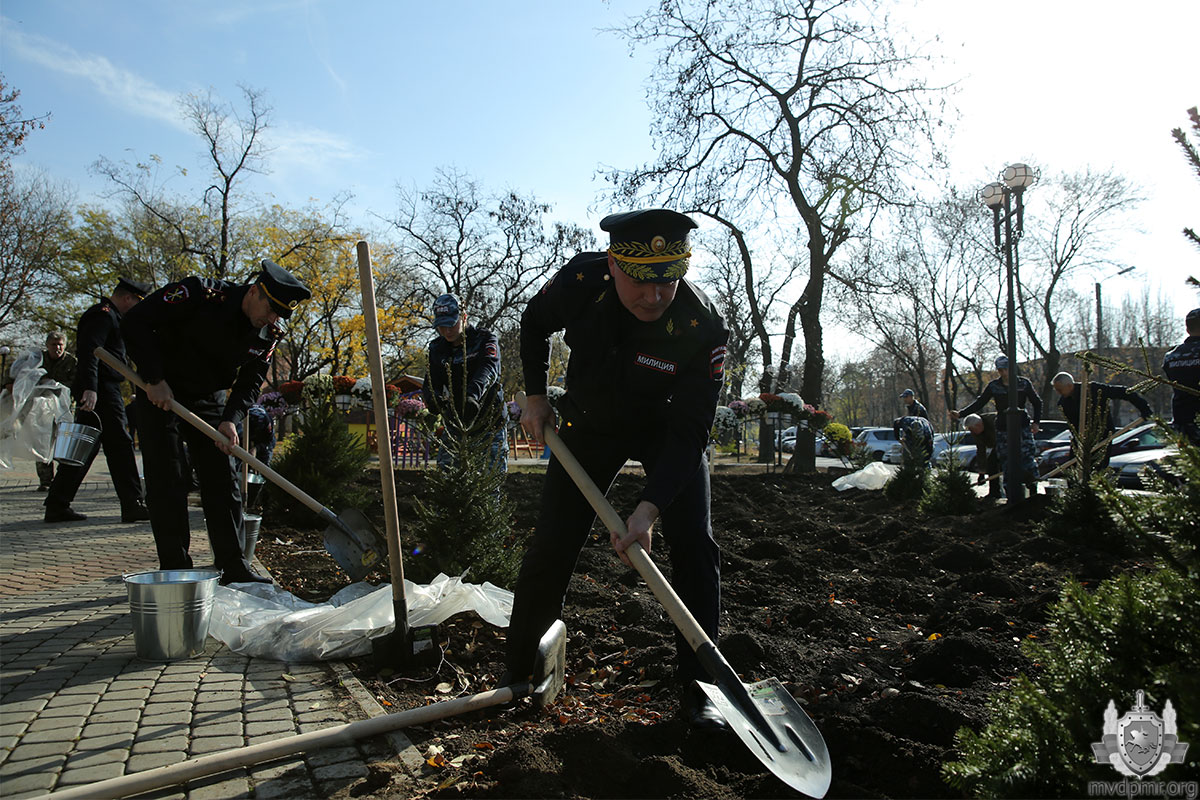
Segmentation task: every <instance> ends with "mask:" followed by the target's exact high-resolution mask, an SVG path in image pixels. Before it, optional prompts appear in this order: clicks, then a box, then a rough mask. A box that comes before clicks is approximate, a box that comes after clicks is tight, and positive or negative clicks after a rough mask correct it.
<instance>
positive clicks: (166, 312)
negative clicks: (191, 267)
mask: <svg viewBox="0 0 1200 800" xmlns="http://www.w3.org/2000/svg"><path fill="white" fill-rule="evenodd" d="M310 296H311V295H310V293H309V291H308V289H307V288H306V287H305V286H304V285H303V284H302V283H300V281H298V280H296V279H295V278H294V277H293V276H292V275H291V274H290V273H288V272H287V271H286V270H284V269H283V268H282V267H279V266H278V265H276V264H274V263H273V262H271V261H263V262H262V271H261V272H260V273H259V274H258V277H257V279H256V280H255V282H254V283H253V284H245V285H241V286H239V285H237V284H233V283H229V282H227V281H222V280H216V279H214V278H199V277H189V278H184V279H183V280H182V281H179V282H178V283H171V284H168V285H166V286H164V287H163V288H162V289H159V290H158V291H157V292H155V293H153V294H152V295H150V296H149V297H147V298H146V299H145V300H143V301H142V302H141V303H139V304H138V305H137V306H135V307H134V308H133V309H131V310H130V312H129V313H128V314H126V315H125V318H124V319H123V320H122V321H121V332H122V333H123V334H124V336H125V345H126V347H128V349H129V355H130V356H131V357H132V358H133V361H134V362H135V363H136V364H137V367H138V372H139V373H140V375H141V377H142V379H143V380H144V381H145V382H146V383H147V384H148V385H149V389H148V391H145V392H143V391H142V390H140V389H139V390H138V392H137V404H138V405H137V417H138V439H139V441H140V442H141V446H142V461H143V466H144V467H145V472H146V502H147V504H148V505H149V506H150V526H151V527H152V528H153V530H154V544H155V546H156V547H157V548H158V561H159V566H160V568H162V569H190V568H191V567H192V558H191V556H190V555H188V547H189V545H190V543H191V532H190V529H189V526H188V508H187V494H188V487H189V483H190V476H189V475H187V474H186V473H185V471H184V469H183V464H182V463H181V462H182V459H181V456H180V445H181V440H182V441H186V442H187V444H188V453H189V456H190V458H191V461H192V463H193V465H194V466H195V467H196V472H197V473H198V475H199V479H200V502H201V505H202V506H203V508H204V517H205V520H206V522H207V525H208V538H209V542H210V543H211V544H212V551H213V559H214V561H215V563H216V566H217V569H220V570H222V573H223V574H222V576H221V583H222V584H228V583H238V582H243V581H260V582H263V583H270V582H271V579H270V578H266V577H263V576H262V575H258V574H256V573H255V572H254V571H253V570H252V569H251V568H250V564H249V562H248V561H247V560H246V559H245V558H244V557H243V556H242V543H243V542H244V541H245V528H244V521H243V519H242V497H241V492H240V489H239V486H238V480H237V476H236V470H235V466H234V463H233V459H232V458H231V457H230V453H231V450H230V449H229V447H228V446H225V445H217V444H215V443H214V442H212V441H211V440H210V439H209V438H208V437H206V436H205V435H204V434H203V433H201V432H200V431H198V430H196V429H195V428H194V427H192V426H191V425H189V424H188V423H186V422H184V421H183V420H182V419H180V418H179V417H178V416H176V415H175V414H174V413H173V412H172V411H171V410H170V408H171V399H172V398H174V399H175V400H177V401H178V402H180V403H181V404H183V405H184V406H185V407H187V408H188V409H190V410H191V411H192V412H193V413H195V414H196V415H197V416H199V417H200V418H201V419H203V420H204V421H205V422H207V423H209V424H210V425H212V426H213V427H215V428H216V429H217V430H218V431H220V432H221V433H222V434H224V435H225V436H226V437H227V438H228V439H229V441H231V442H233V443H234V444H237V443H239V439H238V429H239V428H240V427H241V423H242V419H243V418H244V417H245V414H246V409H247V408H249V407H250V404H251V403H253V402H254V399H255V398H256V397H258V393H259V390H260V388H261V387H262V383H263V380H264V379H265V378H266V374H267V368H268V366H270V363H271V357H272V354H273V353H274V350H275V342H276V340H277V338H278V335H279V333H278V328H277V327H276V323H277V322H278V321H279V319H280V318H287V317H289V316H291V313H292V310H293V309H295V308H296V306H297V305H299V303H300V301H302V300H307V299H308V298H309V297H310ZM226 389H229V390H230V392H229V396H228V399H227V398H226V396H225V391H226Z"/></svg>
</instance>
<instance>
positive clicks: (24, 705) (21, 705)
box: [0, 697, 48, 720]
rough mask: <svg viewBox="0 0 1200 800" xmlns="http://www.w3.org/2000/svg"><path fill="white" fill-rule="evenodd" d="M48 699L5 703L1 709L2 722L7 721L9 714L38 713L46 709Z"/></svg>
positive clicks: (0, 718)
mask: <svg viewBox="0 0 1200 800" xmlns="http://www.w3.org/2000/svg"><path fill="white" fill-rule="evenodd" d="M47 702H48V698H44V697H42V698H35V699H31V700H21V701H20V702H17V703H5V704H4V706H3V707H0V720H7V719H8V715H9V714H25V713H27V712H33V713H38V712H40V711H41V710H42V709H43V708H45V707H46V703H47Z"/></svg>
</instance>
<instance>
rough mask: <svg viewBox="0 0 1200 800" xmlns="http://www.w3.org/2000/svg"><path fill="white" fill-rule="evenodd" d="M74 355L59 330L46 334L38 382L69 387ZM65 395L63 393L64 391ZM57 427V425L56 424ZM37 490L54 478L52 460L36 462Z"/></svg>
mask: <svg viewBox="0 0 1200 800" xmlns="http://www.w3.org/2000/svg"><path fill="white" fill-rule="evenodd" d="M76 366H77V362H76V360H75V356H73V355H71V354H70V353H68V352H67V337H66V335H65V334H64V333H62V332H61V331H51V332H50V333H48V334H47V335H46V349H45V350H43V351H42V369H43V370H45V371H46V374H45V375H43V376H42V377H41V378H40V379H39V380H38V384H39V385H41V384H44V383H53V382H58V383H61V384H62V385H63V386H66V387H67V388H70V387H71V386H72V385H73V384H74V382H75V368H76ZM64 395H65V393H64ZM56 427H57V425H56ZM36 469H37V476H38V491H39V492H45V491H49V489H50V484H51V482H53V480H54V462H53V461H47V462H45V463H42V462H41V461H38V462H37V466H36Z"/></svg>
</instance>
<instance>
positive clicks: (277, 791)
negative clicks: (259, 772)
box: [254, 775, 316, 800]
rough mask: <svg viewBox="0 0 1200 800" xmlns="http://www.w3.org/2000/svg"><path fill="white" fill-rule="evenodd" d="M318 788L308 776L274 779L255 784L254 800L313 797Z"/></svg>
mask: <svg viewBox="0 0 1200 800" xmlns="http://www.w3.org/2000/svg"><path fill="white" fill-rule="evenodd" d="M315 795H316V787H314V786H313V784H312V781H310V780H309V779H308V776H307V775H305V776H304V777H288V778H272V779H271V780H269V781H264V782H262V783H256V784H254V800H272V798H275V797H313V796H315Z"/></svg>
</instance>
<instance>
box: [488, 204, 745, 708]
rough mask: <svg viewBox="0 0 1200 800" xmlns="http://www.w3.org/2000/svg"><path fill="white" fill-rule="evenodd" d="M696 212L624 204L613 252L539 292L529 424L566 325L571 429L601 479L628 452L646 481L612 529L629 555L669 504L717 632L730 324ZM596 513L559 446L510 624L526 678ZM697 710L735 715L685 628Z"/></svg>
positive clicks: (680, 551)
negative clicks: (713, 464) (701, 261)
mask: <svg viewBox="0 0 1200 800" xmlns="http://www.w3.org/2000/svg"><path fill="white" fill-rule="evenodd" d="M695 227H696V224H695V223H694V222H692V220H691V219H690V218H688V217H686V216H684V215H683V214H679V213H677V212H674V211H668V210H664V209H651V210H646V211H633V212H629V213H625V214H614V215H611V216H608V217H605V218H604V219H603V220H601V222H600V228H601V229H602V230H605V231H608V233H609V234H610V237H611V239H610V246H609V249H608V252H607V253H581V254H580V255H577V256H575V258H573V259H571V261H570V262H569V263H568V264H567V265H566V266H565V267H563V268H562V269H561V270H559V271H558V273H557V274H556V275H555V276H554V277H553V278H551V279H550V282H549V283H547V284H546V285H545V286H544V287H543V288H542V290H541V292H540V293H539V294H538V295H537V296H535V297H534V298H533V299H532V300H530V302H529V305H528V306H527V307H526V309H525V313H524V315H523V316H522V318H521V363H522V367H523V371H524V378H525V388H526V392H527V394H528V405H527V407H526V409H525V411H524V413H523V414H522V415H521V425H522V426H523V427H524V428H525V430H526V431H527V432H528V433H529V435H530V436H532V437H533V438H534V439H535V440H536V441H541V440H542V430H543V427H544V426H545V425H553V424H554V412H553V411H552V410H551V407H550V404H549V402H548V400H547V398H546V379H547V370H548V368H549V361H550V342H549V339H550V335H551V334H552V333H554V332H555V331H559V330H564V329H565V330H566V342H567V344H568V345H569V346H570V348H571V356H570V361H569V362H568V364H567V376H566V385H567V392H566V394H565V395H564V396H563V397H562V398H561V399H560V400H559V401H558V409H559V411H560V412H561V413H562V416H563V425H562V426H561V428H560V434H561V435H562V439H563V442H564V443H565V444H566V445H567V447H568V448H570V450H571V452H572V453H573V454H574V455H575V456H576V458H578V459H579V462H580V463H581V464H582V465H583V467H584V469H586V470H587V472H588V474H589V475H590V476H591V477H592V479H593V480H595V482H596V483H597V484H598V485H599V486H601V487H608V486H609V485H610V484H611V483H612V481H613V479H614V478H615V477H616V475H617V473H618V472H619V471H620V469H621V467H622V466H623V465H624V464H625V461H626V460H627V459H635V460H637V461H640V462H641V463H642V465H643V466H644V467H645V470H646V485H645V487H644V488H643V489H642V492H641V494H640V495H639V501H638V504H637V507H636V508H635V509H634V510H633V513H632V514H630V515H629V518H628V520H627V522H626V525H627V528H628V534H627V535H626V536H625V537H623V538H618V536H617V535H616V534H615V533H612V534H611V541H612V545H613V548H614V549H615V550H616V551H617V553H618V554H619V555H620V557H621V560H622V561H624V562H625V563H626V564H629V563H630V562H629V559H628V557H627V556H626V554H625V552H624V551H625V549H626V548H627V547H629V545H630V544H631V543H633V542H634V541H637V542H639V543H640V544H641V545H642V547H644V548H645V549H646V550H647V551H649V550H650V538H651V528H652V527H653V525H654V523H655V521H656V520H657V519H658V518H659V517H660V516H661V518H662V524H663V535H664V536H665V537H666V540H667V542H668V544H669V546H670V558H671V566H672V582H673V584H674V587H675V590H676V591H677V592H678V593H679V596H680V597H681V598H682V600H683V602H684V604H685V605H686V606H687V607H688V609H689V610H690V611H691V612H692V614H693V615H694V616H695V617H696V620H697V621H698V622H699V624H700V626H701V627H702V628H704V630H705V631H706V632H707V633H708V635H709V637H710V638H712V639H713V640H714V641H716V639H717V623H718V615H719V611H720V594H721V591H720V551H719V549H718V547H717V543H716V541H715V540H714V539H713V536H712V525H711V521H710V518H709V484H708V467H707V464H706V463H705V458H704V452H705V447H706V445H707V444H708V436H709V431H710V430H711V428H712V423H713V416H714V414H715V411H716V405H717V396H718V393H719V392H720V389H721V384H722V382H723V381H724V370H725V342H726V339H727V338H728V331H727V330H726V327H725V322H724V320H723V319H721V316H720V314H719V313H718V312H717V310H716V309H715V308H714V306H713V304H712V303H711V302H710V301H709V300H708V298H707V297H705V296H704V294H703V293H702V292H701V291H700V290H699V289H698V288H696V286H695V285H693V284H692V283H691V282H689V281H687V280H686V279H684V274H685V273H686V272H687V269H688V264H689V260H690V256H691V251H690V249H689V245H688V238H687V237H688V231H689V230H691V229H692V228H695ZM594 519H595V514H594V512H593V511H592V509H591V507H590V506H589V505H588V503H587V500H585V499H584V497H583V495H582V494H581V493H580V492H579V490H578V489H577V488H576V487H575V484H574V482H573V481H572V480H571V478H570V476H568V475H567V473H566V471H565V470H564V469H563V468H562V466H561V465H560V464H559V462H558V460H557V459H555V458H551V461H550V465H549V467H548V469H547V471H546V482H545V484H544V488H543V490H542V509H541V513H540V516H539V518H538V523H537V527H536V529H535V531H534V537H533V541H532V543H531V544H530V547H529V550H528V552H526V554H525V558H524V561H523V562H522V564H521V572H520V576H519V577H518V579H517V584H516V590H515V597H514V600H513V613H512V621H511V623H510V625H509V629H508V656H507V665H508V669H509V673H510V675H511V676H512V677H514V678H517V679H520V678H522V677H524V676H527V675H528V674H529V673H530V672H532V669H533V658H534V654H535V651H536V648H537V643H538V640H539V638H540V637H541V636H542V634H543V633H544V632H545V631H546V629H547V628H549V626H550V625H551V624H552V622H553V621H554V620H555V619H557V618H558V617H559V616H560V615H561V614H562V607H563V599H564V597H565V595H566V591H567V584H568V582H569V580H570V577H571V572H572V571H573V569H574V566H575V561H576V558H577V557H578V555H579V551H580V549H581V548H582V547H583V544H584V542H585V541H586V540H587V536H588V532H589V530H590V529H591V526H592V522H593V520H594ZM676 647H677V651H678V666H679V669H678V673H679V677H680V678H681V679H682V681H683V684H684V687H683V697H682V700H683V713H684V716H685V717H686V718H688V719H689V720H690V722H691V723H692V724H693V725H696V726H701V727H722V726H724V724H725V723H724V720H723V719H722V717H721V715H720V713H719V712H718V711H717V710H716V708H715V707H713V706H712V705H711V703H710V702H709V701H708V698H707V697H706V696H705V695H704V694H703V692H702V691H701V690H700V688H699V687H698V686H697V685H696V684H695V682H694V681H695V679H697V678H703V677H704V671H703V669H702V667H701V666H700V664H699V662H698V660H697V659H696V657H695V654H694V653H693V652H692V650H691V648H690V647H689V646H688V644H687V643H686V641H685V640H684V639H683V637H682V636H679V635H677V636H676Z"/></svg>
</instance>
